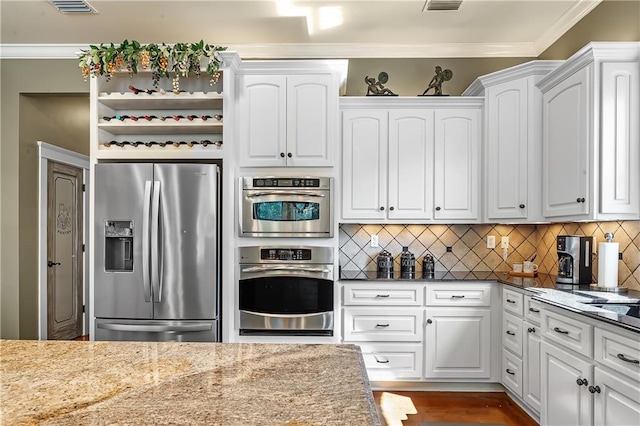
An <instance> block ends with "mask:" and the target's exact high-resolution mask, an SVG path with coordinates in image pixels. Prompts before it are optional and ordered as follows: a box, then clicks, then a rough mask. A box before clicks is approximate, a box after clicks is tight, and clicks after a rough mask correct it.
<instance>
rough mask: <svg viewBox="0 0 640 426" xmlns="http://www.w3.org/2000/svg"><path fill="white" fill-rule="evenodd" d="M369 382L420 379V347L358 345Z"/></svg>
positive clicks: (407, 345) (413, 345)
mask: <svg viewBox="0 0 640 426" xmlns="http://www.w3.org/2000/svg"><path fill="white" fill-rule="evenodd" d="M360 349H361V350H362V357H363V358H364V364H365V366H366V367H367V374H368V376H369V380H404V379H420V378H421V377H422V364H423V363H422V345H419V344H402V343H399V344H398V343H393V344H384V343H379V344H375V345H360Z"/></svg>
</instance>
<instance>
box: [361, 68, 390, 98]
mask: <svg viewBox="0 0 640 426" xmlns="http://www.w3.org/2000/svg"><path fill="white" fill-rule="evenodd" d="M387 81H389V74H387V73H386V72H384V71H382V72H381V73H380V74H378V81H376V79H375V78H373V77H369V76H366V77H365V78H364V82H365V83H367V86H368V87H367V96H398V95H396V94H395V93H393V92H392V91H391V90H389V89H387V88H386V87H384V84H385V83H386V82H387Z"/></svg>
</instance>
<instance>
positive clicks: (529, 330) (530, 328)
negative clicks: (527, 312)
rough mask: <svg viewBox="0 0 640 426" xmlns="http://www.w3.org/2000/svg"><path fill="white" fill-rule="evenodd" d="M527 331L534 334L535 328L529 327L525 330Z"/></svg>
mask: <svg viewBox="0 0 640 426" xmlns="http://www.w3.org/2000/svg"><path fill="white" fill-rule="evenodd" d="M527 331H528V332H529V333H535V332H536V329H535V328H533V327H529V328H527Z"/></svg>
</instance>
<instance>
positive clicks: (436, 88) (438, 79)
mask: <svg viewBox="0 0 640 426" xmlns="http://www.w3.org/2000/svg"><path fill="white" fill-rule="evenodd" d="M451 77H453V72H452V71H451V70H450V69H446V70H444V71H443V70H442V67H441V66H436V75H434V76H433V78H432V79H431V81H430V82H429V87H427V90H425V91H424V92H422V95H419V96H427V92H428V91H429V90H431V89H433V96H447V95H443V94H442V83H444V82H445V81H449V80H451Z"/></svg>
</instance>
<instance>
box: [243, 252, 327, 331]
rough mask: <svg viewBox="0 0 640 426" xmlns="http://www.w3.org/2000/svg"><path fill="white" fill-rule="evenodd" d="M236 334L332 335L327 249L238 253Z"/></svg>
mask: <svg viewBox="0 0 640 426" xmlns="http://www.w3.org/2000/svg"><path fill="white" fill-rule="evenodd" d="M239 250H240V252H239V254H240V280H239V283H238V287H239V288H238V292H239V310H240V326H239V329H240V334H242V335H247V334H270V335H314V336H318V335H325V336H332V335H333V287H334V274H333V249H332V248H331V247H304V246H295V247H284V246H278V247H274V246H268V247H256V246H253V247H240V249H239Z"/></svg>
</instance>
